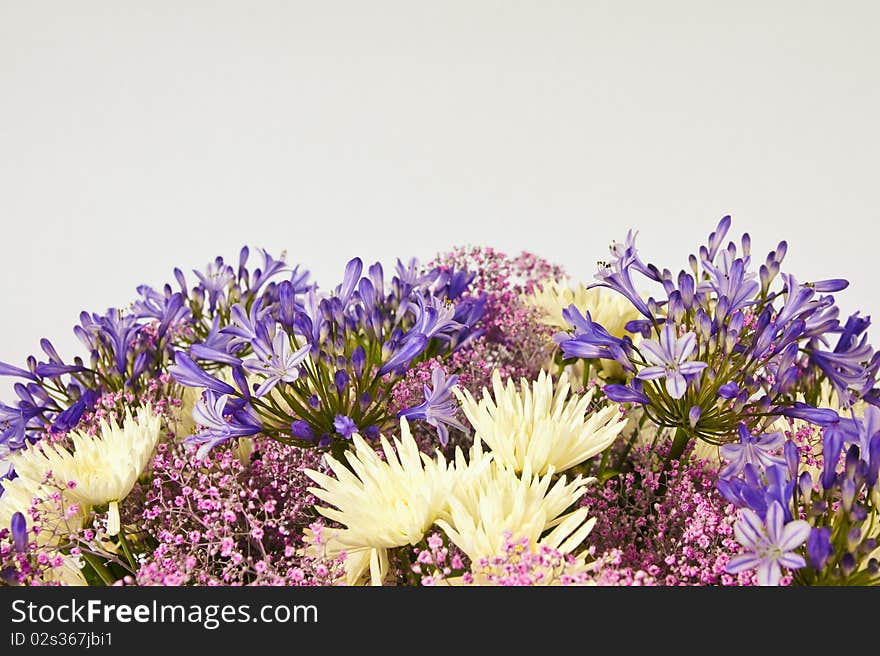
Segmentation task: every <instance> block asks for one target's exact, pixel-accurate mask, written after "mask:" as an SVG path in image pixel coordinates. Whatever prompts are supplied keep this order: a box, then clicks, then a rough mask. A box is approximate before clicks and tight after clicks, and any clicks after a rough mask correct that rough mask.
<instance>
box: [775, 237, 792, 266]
mask: <svg viewBox="0 0 880 656" xmlns="http://www.w3.org/2000/svg"><path fill="white" fill-rule="evenodd" d="M786 253H788V242H787V241H785V240H783V241H781V242H779V246H777V247H776V250H775V251H773V261H774V262H776V263H777V264H782V260H784V259H785V254H786Z"/></svg>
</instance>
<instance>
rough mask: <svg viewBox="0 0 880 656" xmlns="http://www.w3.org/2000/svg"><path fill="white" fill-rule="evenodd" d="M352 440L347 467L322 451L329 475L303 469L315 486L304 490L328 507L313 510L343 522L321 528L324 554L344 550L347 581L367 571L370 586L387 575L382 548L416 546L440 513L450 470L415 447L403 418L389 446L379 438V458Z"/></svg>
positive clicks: (352, 581) (356, 438) (356, 437)
mask: <svg viewBox="0 0 880 656" xmlns="http://www.w3.org/2000/svg"><path fill="white" fill-rule="evenodd" d="M352 440H353V443H354V451H347V452H346V454H345V458H346V460H347V461H348V464H349V465H350V467H351V468H349V467H346V466H345V465H344V464H343V463H341V462H339V461H338V460H336V459H334V458H333V457H332V456H329V455H328V456H325V459H326V462H327V464H328V465H329V467H330V469H331V470H332V471H333V473H334V474H335V476H336V477H335V478H333V477H331V476H328V475H326V474H323V473H321V472H317V471H314V470H310V469H307V470H305V473H306V474H307V475H308V476H309V478H311V479H312V480H313V481H315V483H317V484H318V485H320V487H314V488H309V490H310V491H311V492H312V493H313V494H314V495H315V496H316V497H318V498H319V499H321V500H322V501H324V502H326V503H328V504H330V506H332V507H330V508H327V507H318V512H320V513H321V514H322V515H324V517H327V518H328V519H331V520H333V521H335V522H339V523H340V524H342V525H343V526H344V528H343V529H340V530H335V531H334V530H333V529H326V530H325V532H326V533H327V534H328V539H327V541H326V544H325V545H324V546H325V547H326V553H327V555H330V556H333V555H338V554H339V553H341V552H342V551H344V552H345V553H346V560H345V570H346V580H347V582H348V583H349V584H352V585H353V584H356V583H358V582H360V581H361V580H362V578H363V576H364V574H366V572H367V570H369V572H370V579H371V582H372V583H373V585H381V584H382V581H383V580H384V579H385V575H386V574H387V573H388V555H387V550H388V549H391V548H394V547H402V546H404V545H407V544H409V545H415V544H417V543H418V542H419V541H421V540H422V538H423V537H424V536H425V533H426V532H427V531H428V529H429V528H430V527H431V525H432V524H433V523H434V521H435V520H436V519H437V518H438V517H439V516H440V515H441V514H442V513H443V512H444V511H445V509H446V507H447V503H448V499H449V495H450V492H451V490H452V488H453V484H454V479H453V472H454V470H453V468H451V467H449V466H448V465H447V463H446V460H445V458H443V456H442V454H440V452H439V451H438V452H437V457H436V459H435V460H432V459H431V458H430V457H429V456H427V455H425V454H423V453H421V452H420V451H419V447H418V445H417V444H416V442H415V440H414V439H413V437H412V434H411V433H410V430H409V425H408V423H407V421H406V419H402V420H401V422H400V439H398V438H394V448H392V445H391V443H390V442H389V441H388V440H387V439H386V438H385V437H384V436H383V437H381V438H380V441H381V445H382V451H383V453H384V455H385V458H384V459H382V458H381V457H380V456H379V454H378V453H376V451H375V450H374V449H373V447H371V446H370V445H369V444H367V442H366V441H365V440H364V439H363V438H362V437H361V436H360V435H353V436H352Z"/></svg>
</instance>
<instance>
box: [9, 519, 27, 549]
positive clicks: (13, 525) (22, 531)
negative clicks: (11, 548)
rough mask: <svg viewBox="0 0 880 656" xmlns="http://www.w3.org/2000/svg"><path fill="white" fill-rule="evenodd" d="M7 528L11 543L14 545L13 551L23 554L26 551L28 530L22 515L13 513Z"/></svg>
mask: <svg viewBox="0 0 880 656" xmlns="http://www.w3.org/2000/svg"><path fill="white" fill-rule="evenodd" d="M9 528H10V531H11V533H12V542H13V544H14V545H15V550H16V551H17V552H18V553H24V552H25V551H27V544H28V540H27V534H28V530H27V520H26V519H25V516H24V514H22V513H20V512H16V513H13V515H12V521H11V522H10V526H9Z"/></svg>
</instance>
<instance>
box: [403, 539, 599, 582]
mask: <svg viewBox="0 0 880 656" xmlns="http://www.w3.org/2000/svg"><path fill="white" fill-rule="evenodd" d="M414 553H415V554H416V559H415V562H414V563H413V564H412V565H411V569H412V571H413V572H414V573H415V574H417V575H419V576H421V584H422V585H424V586H437V585H445V584H448V579H450V578H451V577H453V576H460V577H461V578H460V582H461V583H462V584H464V585H496V586H536V585H585V584H589V583H590V582H591V581H592V577H591V574H590V573H589V572H587V571H582V570H581V569H579V568H578V566H577V565H576V563H575V559H574V557H573V556H571V555H570V554H563V553H561V552H560V551H558V550H556V549H553V548H551V547H548V546H546V545H545V546H541V547H539V548H538V550H537V551H536V552H533V551H532V550H531V549H530V547H529V539H528V538H514V537H513V534H512V533H510V532H509V531H507V532H505V533H504V543H503V545H502V547H501V552H500V553H499V554H498V555H496V556H493V557H492V558H483V559H481V560H480V561H479V562H477V563H474V564H473V565H472V566H471V567H469V566H468V560H467V557H466V556H464V554H462V553H461V552H460V551H458V550H457V549H456V548H455V547H453V548H452V551H450V550H449V548H447V547H446V545H445V543H444V541H443V538H442V536H441V535H440V534H439V533H433V534H432V535H430V536H429V537H428V538H427V548H426V549H421V550H420V549H418V548H416V549H414Z"/></svg>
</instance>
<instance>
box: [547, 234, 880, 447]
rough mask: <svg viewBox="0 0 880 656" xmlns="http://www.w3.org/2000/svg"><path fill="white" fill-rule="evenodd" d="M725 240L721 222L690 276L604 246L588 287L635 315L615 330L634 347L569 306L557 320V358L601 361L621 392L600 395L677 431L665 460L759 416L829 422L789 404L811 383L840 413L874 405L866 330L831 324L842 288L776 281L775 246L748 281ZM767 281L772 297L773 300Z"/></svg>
mask: <svg viewBox="0 0 880 656" xmlns="http://www.w3.org/2000/svg"><path fill="white" fill-rule="evenodd" d="M729 228H730V217H724V218H723V219H722V220H721V221H720V222H719V224H718V227H717V228H716V230H715V231H713V232H712V233H711V234H710V235H709V238H708V240H707V242H706V244H705V245H703V246H701V247H700V249H699V252H698V254H694V255H691V257H690V260H689V269H690V271H685V270H682V271H680V272H679V273H678V274H674V273H673V272H671V271H670V270H668V269H662V270H661V269H660V268H659V267H657V266H655V265H653V264H645V263H644V262H643V261H642V260H641V258H640V256H639V253H638V251H637V250H636V246H635V235H634V234H633V233H632V232H630V233H628V235H627V238H626V241H625V243H622V244H621V243H615V244H614V245H613V246H612V248H611V255H612V260H611V261H610V262H605V263H600V265H599V271H598V273H597V274H596V279H597V282H596V283H595V285H594V286H602V287H607V288H609V289H612V290H614V291H616V292H618V293H620V294H622V295H623V296H624V297H625V298H627V299H628V300H629V301H630V302H631V303H632V305H633V307H635V308H636V309H637V310H638V311H639V312H640V313H641V314H642V315H643V317H644V318H643V319H640V320H636V321H631V322H629V324H627V330H629V331H631V332H633V333H641V335H642V337H643V341H641V342H640V343H639V344H634V343H633V341H632V340H631V339H630V338H629V337H624V338H617V337H614V336H612V335H609V334H608V332H607V331H606V330H605V329H604V328H603V327H602V326H600V325H599V324H596V323H595V322H593V321H592V318H591V317H590V313H589V312H588V311H587V312H586V313H585V314H584V313H582V312H581V310H580V309H579V308H576V307H574V306H571V307H570V308H568V310H567V311H566V313H565V317H566V319H567V320H568V322H569V323H570V325H571V331H570V332H563V333H559V334H558V335H557V336H556V337H555V339H556V341H557V342H558V343H559V344H560V347H561V349H562V351H563V353H564V354H565V356H566V357H568V358H586V359H594V358H604V359H611V360H615V361H617V362H618V363H619V364H620V365H621V366H622V367H623V368H624V370H625V371H627V372H629V373H630V374H631V379H630V381H629V382H628V383H626V384H614V385H608V386H606V388H605V392H606V394H607V395H608V396H609V398H611V399H613V400H615V401H618V402H621V403H635V404H638V405H641V406H642V407H644V409H645V412H647V413H648V414H649V416H650V418H651V420H652V421H653V422H654V423H655V424H656V425H658V426H661V427H667V428H675V429H677V435H676V444H675V447H674V456H675V457H678V456H679V455H680V454H681V452H682V451H683V448H684V446H685V444H686V443H687V442H688V441H689V440H691V439H693V438H699V439H702V440H704V441H706V442H709V443H712V444H723V443H725V442H729V441H732V437H733V435H734V434H735V433H736V431H737V427H738V426H739V424H740V423H745V424H746V427H747V429H748V430H749V431H755V430H756V429H758V428H759V426H758V424H759V423H760V422H761V421H762V420H763V417H765V416H768V415H774V416H789V417H797V418H802V419H806V420H808V421H811V422H813V423H816V424H819V425H822V426H827V425H830V424H833V423H836V422H838V421H839V420H840V417H839V415H838V414H837V413H836V412H835V411H833V410H830V409H827V408H817V407H816V406H814V405H810V404H807V403H804V402H802V401H801V400H800V399H801V396H800V395H806V397H807V398H815V397H816V396H817V393H816V392H817V390H818V387H817V386H818V384H820V383H821V382H822V381H823V380H827V381H828V382H829V383H830V385H831V386H832V387H833V389H834V390H835V392H836V395H837V397H838V399H839V400H840V402H841V405H842V406H843V407H845V408H846V407H850V406H852V405H853V404H854V403H855V402H856V401H858V400H860V399H864V400H865V401H867V402H870V403H880V396H878V390H880V388H875V384H876V377H877V373H878V370H880V353H875V352H874V350H873V348H872V347H871V346H870V344H868V342H867V334H866V330H867V328H868V326H869V325H870V320H869V319H868V318H865V317H861V316H859V314H858V313H856V314H854V315H852V316H851V317H849V318H848V319H847V320H846V322H844V323H841V321H840V320H839V318H838V317H839V309H838V307H837V305H836V301H835V299H834V296H832V294H833V293H835V292H838V291H841V290H843V289H845V288H846V287H847V286H848V283H847V282H846V281H845V280H822V281H817V282H809V283H801V282H798V280H797V279H796V278H795V277H794V276H792V275H790V274H785V273H781V269H780V266H781V263H782V261H783V259H784V257H785V254H786V252H787V250H788V246H787V244H786V243H785V242H781V243H780V244H779V245H778V246H777V248H776V249H775V250H773V251H772V252H770V254H769V255H768V256H767V258H766V260H765V262H764V263H763V264H760V266H758V268H757V271H753V270H752V256H751V239H750V237H749V236H748V235H747V234H746V235H743V236H742V239H741V240H740V242H739V244H736V243H734V242H732V241H731V242H729V243H728V244H727V245H726V246H725V244H724V240H725V238H726V235H727V232H728V230H729ZM636 275H638V276H640V277H641V281H640V282H639V283H636V282H635V279H634V276H636ZM777 279H779V280H781V281H782V285H781V287H779V288H777V289H774V288H773V285H774V282H775V281H776V280H777ZM644 283H648V284H650V285H653V286H655V287H658V288H659V293H658V295H657V297H656V298H655V297H653V296H652V297H649V298H647V299H644V298H643V297H642V293H641V292H640V288H641V286H642V284H644ZM831 344H833V349H832V350H827V349H828V346H829V345H831ZM661 383H662V384H661Z"/></svg>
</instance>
